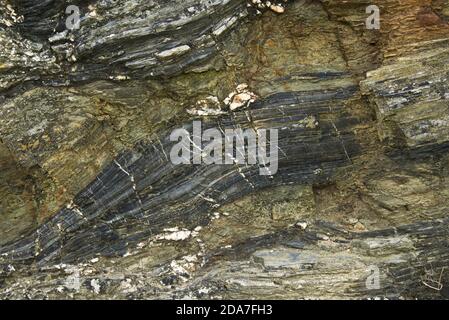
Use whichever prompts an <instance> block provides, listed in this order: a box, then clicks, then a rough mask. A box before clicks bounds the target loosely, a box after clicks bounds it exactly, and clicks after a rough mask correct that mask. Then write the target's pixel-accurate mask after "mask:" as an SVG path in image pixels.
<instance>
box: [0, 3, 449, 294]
mask: <svg viewBox="0 0 449 320" xmlns="http://www.w3.org/2000/svg"><path fill="white" fill-rule="evenodd" d="M280 3H281V4H282V6H283V7H285V10H284V13H282V14H279V12H281V11H282V10H273V9H272V10H270V9H264V10H261V12H258V11H257V10H258V9H257V8H255V6H254V5H252V4H251V1H248V2H247V1H243V0H229V1H224V0H216V1H202V0H189V1H178V0H170V1H143V0H142V1H141V0H126V1H112V0H101V1H74V2H73V3H67V1H63V0H51V1H33V0H28V1H19V0H17V1H13V0H1V3H0V45H1V51H0V122H1V126H0V165H1V168H2V170H1V172H0V178H1V180H0V196H1V202H0V216H1V222H0V231H1V232H2V237H1V239H0V253H1V258H0V259H1V260H0V263H1V266H2V268H3V270H2V271H0V272H1V273H0V297H2V298H71V297H76V298H93V297H97V298H112V299H113V298H169V299H170V298H186V297H187V298H279V299H288V298H294V299H297V298H372V297H388V298H406V299H411V298H448V288H449V276H448V270H447V269H448V267H449V250H448V232H449V226H448V222H449V221H448V218H447V212H448V210H449V202H448V200H447V199H448V196H449V170H448V167H449V166H448V165H449V155H448V153H447V150H448V145H449V118H448V114H449V113H448V111H449V110H448V108H449V103H448V101H449V100H448V99H449V87H448V85H447V77H448V73H449V68H448V67H447V63H446V62H447V60H448V57H449V47H448V41H449V25H448V20H449V5H448V4H447V2H446V1H438V0H434V1H431V0H428V1H415V0H407V1H399V0H388V1H383V2H382V3H379V4H378V5H379V7H380V9H381V18H382V20H381V22H382V24H381V29H380V30H367V29H366V28H365V19H366V17H367V14H366V13H365V8H366V7H367V6H368V5H370V4H372V3H371V2H369V1H356V0H351V1H345V2H344V3H341V1H333V0H323V1H313V2H310V1H290V2H288V3H285V2H283V1H280ZM69 4H75V5H79V7H80V8H81V12H82V19H81V24H80V26H81V28H80V29H79V30H73V31H69V30H66V28H65V25H64V21H65V18H66V15H65V8H66V7H67V6H68V5H69ZM275 11H277V12H275ZM242 83H246V84H248V86H247V89H245V90H248V91H247V92H250V93H251V95H249V97H250V98H251V99H255V100H256V101H255V102H253V103H250V104H249V106H243V105H244V104H242V106H240V105H239V108H236V110H234V111H230V110H229V109H228V107H227V106H226V105H225V103H224V102H222V101H224V100H225V98H226V97H228V96H229V94H230V93H231V92H234V91H235V89H236V87H237V86H238V85H239V84H242ZM256 97H257V98H256ZM195 108H200V109H198V110H201V112H198V111H197V112H192V110H196V109H195ZM211 110H212V111H211ZM193 120H201V121H202V122H203V127H204V128H208V127H218V128H220V129H221V130H224V129H226V128H238V127H240V128H248V127H250V128H255V129H261V128H277V129H279V158H280V159H279V171H278V173H277V174H275V175H273V176H261V175H259V167H258V166H256V165H251V166H245V165H239V166H238V165H230V166H222V165H181V166H179V165H173V164H172V163H171V162H170V161H169V159H168V157H167V154H168V153H169V150H170V149H171V146H172V144H173V142H170V140H169V135H170V132H171V131H172V130H173V129H174V128H180V127H183V126H184V127H185V128H190V127H191V125H192V121H193ZM373 268H374V269H375V270H378V271H379V272H380V279H379V287H378V288H376V289H373V288H371V287H369V286H368V285H367V284H366V281H367V278H369V276H370V272H372V270H373Z"/></svg>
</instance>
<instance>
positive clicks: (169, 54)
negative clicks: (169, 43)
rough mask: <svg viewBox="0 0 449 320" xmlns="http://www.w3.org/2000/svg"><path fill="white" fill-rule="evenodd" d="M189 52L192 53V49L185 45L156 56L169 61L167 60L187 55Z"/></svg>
mask: <svg viewBox="0 0 449 320" xmlns="http://www.w3.org/2000/svg"><path fill="white" fill-rule="evenodd" d="M187 51H190V47H189V46H188V45H186V44H185V45H182V46H179V47H175V48H171V49H168V50H165V51H162V52H159V53H156V56H157V57H158V58H161V59H167V58H171V57H176V56H180V55H182V54H184V53H186V52H187Z"/></svg>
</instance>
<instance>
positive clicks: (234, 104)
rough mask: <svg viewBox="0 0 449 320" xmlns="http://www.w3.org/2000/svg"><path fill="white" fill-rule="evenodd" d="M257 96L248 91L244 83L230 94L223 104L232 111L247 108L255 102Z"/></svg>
mask: <svg viewBox="0 0 449 320" xmlns="http://www.w3.org/2000/svg"><path fill="white" fill-rule="evenodd" d="M256 99H257V96H256V94H254V93H253V92H251V91H249V89H248V85H247V84H246V83H241V84H239V85H238V86H237V88H236V89H235V90H234V91H233V92H231V93H230V94H229V95H228V97H227V98H226V99H225V100H224V104H225V105H227V106H228V107H229V109H231V111H234V110H236V109H239V108H241V107H244V106H249V105H250V104H251V103H253V102H254V101H256Z"/></svg>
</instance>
